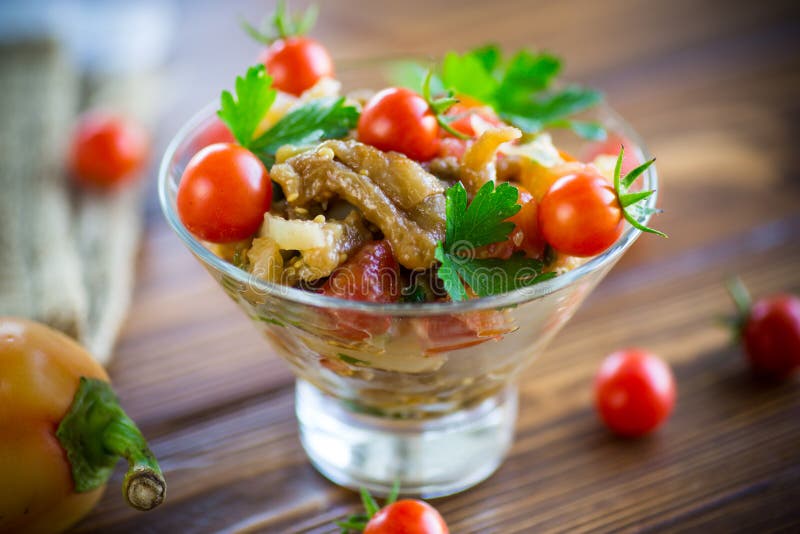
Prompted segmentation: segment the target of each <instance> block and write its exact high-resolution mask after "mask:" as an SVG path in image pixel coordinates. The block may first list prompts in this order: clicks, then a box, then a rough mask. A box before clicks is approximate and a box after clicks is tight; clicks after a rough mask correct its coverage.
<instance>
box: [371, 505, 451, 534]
mask: <svg viewBox="0 0 800 534" xmlns="http://www.w3.org/2000/svg"><path fill="white" fill-rule="evenodd" d="M449 532H450V531H449V530H448V528H447V524H446V523H445V522H444V519H442V516H441V515H440V514H439V512H438V511H437V510H436V508H434V507H433V506H431V505H430V504H428V503H426V502H423V501H418V500H412V499H403V500H401V501H397V502H395V503H393V504H390V505H389V506H386V507H384V508H382V509H381V510H380V511H379V512H378V513H376V514H375V515H374V516H372V518H371V519H370V520H369V522H368V523H367V526H366V528H365V529H364V534H449Z"/></svg>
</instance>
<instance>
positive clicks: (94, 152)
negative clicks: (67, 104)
mask: <svg viewBox="0 0 800 534" xmlns="http://www.w3.org/2000/svg"><path fill="white" fill-rule="evenodd" d="M149 147H150V139H149V136H148V135H147V132H146V131H145V129H144V128H143V127H142V126H140V125H139V124H138V123H136V122H133V121H132V120H130V119H128V118H125V117H122V116H121V115H116V114H113V113H108V112H101V111H94V112H90V113H87V114H85V115H83V116H82V117H81V118H80V119H79V120H78V124H77V127H76V128H75V131H74V132H73V135H72V143H71V147H70V157H69V167H70V171H71V174H72V176H73V177H74V178H75V180H76V181H77V182H78V183H80V184H82V185H85V186H90V187H99V188H108V187H112V186H116V185H118V184H121V183H123V182H126V181H128V180H130V179H131V178H133V177H134V176H135V175H136V173H137V172H138V171H140V170H142V168H143V167H144V164H145V161H146V160H147V155H148V152H149Z"/></svg>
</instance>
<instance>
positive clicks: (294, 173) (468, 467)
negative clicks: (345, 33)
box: [160, 6, 663, 496]
mask: <svg viewBox="0 0 800 534" xmlns="http://www.w3.org/2000/svg"><path fill="white" fill-rule="evenodd" d="M311 22H312V17H310V16H308V14H306V15H301V16H296V17H295V16H291V15H289V14H287V13H286V12H285V9H283V8H282V6H281V7H279V10H278V13H277V14H276V16H275V17H274V18H273V19H272V21H271V28H272V30H273V32H272V34H270V33H269V31H268V30H269V28H266V29H265V30H256V29H255V28H252V27H249V26H248V27H247V29H248V31H249V32H250V33H251V34H252V35H254V36H255V37H257V38H258V39H259V40H263V41H264V42H266V43H268V46H267V48H266V49H265V50H264V52H263V54H262V56H261V61H260V63H259V64H257V65H255V66H253V67H251V68H249V69H248V70H247V71H246V72H245V73H244V74H243V75H241V76H239V77H237V79H236V80H235V84H234V89H233V91H227V90H226V91H223V92H222V94H221V98H220V101H219V103H214V104H213V105H212V106H211V107H210V108H209V109H207V110H204V111H203V112H201V113H200V114H199V115H197V116H196V117H195V118H194V119H192V120H191V121H190V122H189V123H188V124H187V125H186V126H185V127H184V128H183V129H182V131H181V132H180V133H179V134H178V136H177V137H176V139H175V140H174V141H173V143H172V144H171V146H170V148H169V149H168V151H167V154H166V155H165V158H164V163H163V165H162V169H161V176H160V195H161V201H162V206H163V208H164V211H165V214H166V216H167V219H168V220H169V222H170V224H171V225H172V226H173V228H174V229H175V230H176V232H177V233H178V235H179V236H180V237H181V238H182V240H183V241H184V243H185V244H186V245H187V246H188V247H189V249H190V250H191V251H192V252H193V253H194V254H195V256H197V257H198V259H199V260H200V261H201V262H202V263H203V264H204V265H205V266H206V268H207V269H208V270H209V272H210V273H211V274H212V276H214V277H215V278H216V279H217V280H218V281H219V282H220V284H221V285H222V287H223V288H224V289H225V291H226V292H227V293H228V294H229V295H230V296H231V297H232V298H233V299H234V300H235V301H236V302H237V303H238V304H239V305H240V307H241V308H242V309H243V310H244V311H245V313H246V314H247V315H248V316H249V317H251V318H252V319H253V321H254V322H255V323H256V324H257V325H259V327H260V328H261V329H262V330H263V332H264V334H265V335H266V337H267V338H268V340H269V341H270V342H271V344H272V345H273V346H274V347H275V348H276V349H277V350H278V352H279V353H280V354H281V356H282V357H284V358H285V359H286V361H287V362H288V363H289V364H290V365H291V367H292V369H293V371H294V372H295V373H296V375H297V376H298V386H297V413H298V419H299V422H300V434H301V440H302V442H303V445H304V447H305V448H306V451H307V452H308V454H309V457H310V459H311V460H312V462H313V463H314V465H315V466H316V467H317V468H318V469H319V470H320V471H321V472H322V473H323V474H325V475H326V476H327V477H328V478H330V479H332V480H334V481H335V482H338V483H340V484H343V485H347V486H351V487H358V486H364V487H367V488H370V489H371V490H373V491H377V492H378V493H386V492H388V491H389V489H390V488H391V487H392V485H393V483H394V482H395V481H400V483H401V485H402V487H403V488H405V489H406V491H408V492H411V493H418V494H422V495H427V496H432V495H443V494H449V493H453V492H455V491H460V490H462V489H465V488H466V487H469V486H471V485H473V484H475V483H477V482H479V481H480V480H482V479H483V478H485V477H486V476H488V475H489V474H491V473H492V472H493V471H494V469H495V468H496V467H497V465H499V463H500V461H501V460H502V458H503V455H504V454H505V451H506V450H507V448H508V446H509V445H510V442H511V437H512V435H513V426H514V419H515V413H516V393H515V390H514V385H513V379H514V378H515V377H516V375H517V374H518V372H519V370H520V369H522V368H523V367H524V366H525V365H526V364H527V363H529V362H530V361H531V360H532V359H533V357H534V356H536V355H537V354H539V353H540V352H541V350H542V349H543V347H544V346H545V344H546V343H547V342H548V341H549V340H550V339H551V338H552V336H553V335H555V333H556V332H557V331H558V330H559V329H560V327H561V326H562V325H563V324H564V322H565V321H566V320H567V319H568V318H569V317H570V316H571V315H572V313H573V312H574V311H575V309H576V308H577V306H578V305H579V304H580V302H582V300H583V299H584V298H585V296H586V295H587V294H588V292H589V291H590V290H591V289H592V288H593V287H594V286H595V285H596V284H597V282H599V280H600V279H601V278H602V277H603V276H604V275H605V273H606V272H608V270H609V269H610V268H611V267H612V266H613V264H614V263H615V262H616V260H617V259H618V258H619V256H620V255H621V254H622V252H624V250H625V249H626V248H627V247H629V246H630V245H631V244H632V243H633V241H634V240H635V239H636V237H638V236H639V235H640V234H641V233H642V232H649V233H654V234H659V235H663V234H661V232H659V231H657V230H653V229H651V228H650V227H648V226H647V222H648V220H649V218H650V216H651V215H652V214H653V213H655V212H656V209H655V200H656V196H655V187H656V180H657V179H656V175H655V168H654V166H653V160H652V159H648V158H647V157H646V152H645V149H644V147H643V145H642V143H641V142H640V141H639V140H638V137H637V136H636V134H635V132H633V131H632V130H631V129H630V128H629V127H628V126H627V125H626V124H625V123H624V122H623V121H622V120H621V119H620V118H619V117H617V116H616V115H615V114H614V113H613V112H612V111H611V110H610V109H609V108H608V107H607V106H606V105H605V104H603V103H602V98H601V96H600V94H599V93H598V92H596V91H594V90H591V89H586V88H583V87H579V86H575V85H565V84H562V83H560V82H558V81H557V79H556V78H557V75H558V73H559V70H560V67H561V62H560V60H559V59H557V58H556V57H554V56H553V55H551V54H549V53H542V52H532V51H529V50H519V51H517V52H516V53H514V54H511V55H504V54H503V53H502V51H501V49H500V48H499V47H497V46H494V45H489V46H484V47H481V48H478V49H475V50H472V51H469V52H466V53H463V54H459V53H455V52H451V53H448V54H446V55H445V56H444V57H443V59H442V60H441V61H439V62H435V63H433V64H430V65H429V64H426V62H422V63H415V62H409V61H402V62H377V63H372V62H367V63H365V64H364V65H362V66H361V67H360V69H361V70H362V71H368V72H367V73H366V77H367V78H370V79H373V80H381V82H383V83H386V79H385V76H386V73H389V78H390V79H389V83H386V85H376V86H374V87H376V89H369V88H364V87H363V86H350V85H348V84H347V83H343V81H342V80H340V78H339V77H337V73H336V70H335V68H336V65H335V64H334V62H333V61H332V60H331V57H330V54H329V53H328V52H327V50H326V49H325V48H324V46H322V45H321V44H320V43H318V42H316V41H314V40H313V39H310V38H308V37H306V36H304V35H303V33H304V32H305V31H306V30H308V28H309V27H310V24H311ZM348 70H349V71H350V72H352V70H353V67H350V68H349V69H347V68H343V69H342V73H341V77H342V78H347V77H348V72H347V71H348ZM361 74H364V73H363V72H362V73H361ZM561 139H564V141H563V142H562V141H561ZM623 144H624V145H625V146H624V147H623Z"/></svg>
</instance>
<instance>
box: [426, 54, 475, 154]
mask: <svg viewBox="0 0 800 534" xmlns="http://www.w3.org/2000/svg"><path fill="white" fill-rule="evenodd" d="M432 78H433V71H432V70H429V71H428V75H427V76H425V81H424V82H423V83H422V98H424V99H425V102H427V103H428V106H430V108H431V111H432V112H433V115H434V116H435V117H436V122H437V123H438V124H439V126H440V127H441V128H442V129H443V130H444V131H446V132H447V133H449V134H450V135H452V136H453V137H455V138H457V139H461V140H465V139H470V136H468V135H465V134H463V133H461V132H459V131H458V130H456V129H455V128H453V127H452V126H450V122H452V121H453V120H455V119H457V118H458V117H445V115H444V113H446V112H447V110H449V109H450V108H452V107H453V106H455V105H456V104H458V102H459V100H458V99H457V98H455V97H454V96H453V93H452V91H449V92H448V93H447V96H445V97H443V98H437V99H434V98H433V97H432V96H431V79H432Z"/></svg>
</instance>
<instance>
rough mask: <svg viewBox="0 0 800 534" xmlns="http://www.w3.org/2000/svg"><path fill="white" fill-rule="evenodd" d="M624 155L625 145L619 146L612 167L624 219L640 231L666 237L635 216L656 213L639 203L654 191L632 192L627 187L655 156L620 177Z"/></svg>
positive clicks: (615, 188)
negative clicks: (615, 162)
mask: <svg viewBox="0 0 800 534" xmlns="http://www.w3.org/2000/svg"><path fill="white" fill-rule="evenodd" d="M624 155H625V147H621V148H620V150H619V156H617V164H616V166H615V167H614V191H615V192H616V194H617V200H618V201H619V206H620V208H621V209H622V216H623V217H625V220H626V221H628V222H629V223H630V225H631V226H633V227H634V228H636V229H638V230H641V231H642V232H647V233H650V234H656V235H657V236H661V237H668V236H667V234H665V233H664V232H660V231H658V230H656V229H654V228H650V227H648V226H645V225H644V224H642V223H640V222H639V220H638V217H637V216H642V215H651V214H653V213H658V210H656V209H654V208H649V207H647V206H643V205H642V204H641V202H643V201H645V200H647V199H648V198H650V197H651V196H652V195H653V193H655V191H654V190H651V191H637V192H634V193H630V192H628V189H629V188H630V187H631V186H632V185H633V183H634V182H635V181H636V180H638V179H639V177H640V176H641V175H642V174H643V173H644V172H645V171H646V170H647V169H648V168H650V165H652V164H653V163H655V161H656V160H655V158H653V159H651V160H650V161H646V162H645V163H642V164H641V165H639V166H638V167H636V168H635V169H633V170H632V171H631V172H629V173H628V174H626V175H625V177H621V176H620V174H621V172H622V158H623V156H624Z"/></svg>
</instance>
